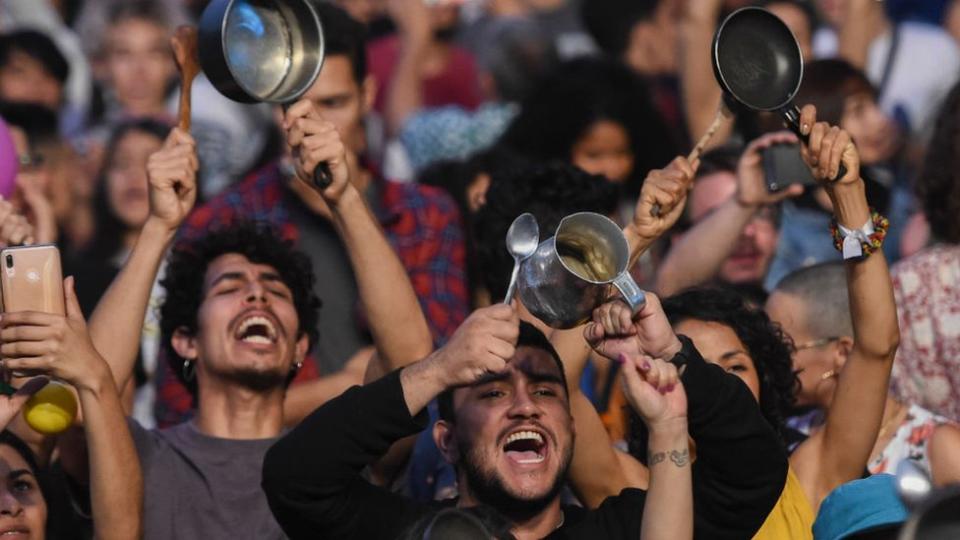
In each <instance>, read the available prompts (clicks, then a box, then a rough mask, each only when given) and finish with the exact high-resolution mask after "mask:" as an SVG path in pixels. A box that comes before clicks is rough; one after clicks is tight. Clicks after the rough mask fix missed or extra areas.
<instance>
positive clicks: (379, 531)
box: [263, 338, 787, 540]
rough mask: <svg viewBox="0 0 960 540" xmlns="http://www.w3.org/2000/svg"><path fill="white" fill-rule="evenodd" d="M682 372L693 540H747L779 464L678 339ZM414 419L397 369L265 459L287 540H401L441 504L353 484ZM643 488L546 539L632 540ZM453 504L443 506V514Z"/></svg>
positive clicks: (573, 519) (743, 404) (748, 413)
mask: <svg viewBox="0 0 960 540" xmlns="http://www.w3.org/2000/svg"><path fill="white" fill-rule="evenodd" d="M682 342H683V352H682V354H683V355H684V356H685V357H686V358H687V368H686V371H685V373H684V375H683V378H682V380H683V384H684V388H685V389H686V392H687V399H688V422H689V429H690V434H691V436H692V437H693V438H694V439H695V440H696V441H697V458H696V461H695V462H694V465H693V491H694V513H695V518H694V521H695V536H696V537H697V538H703V539H710V540H713V539H726V538H730V539H748V538H750V537H752V536H753V534H754V532H756V530H757V529H759V528H760V525H762V524H763V521H764V519H765V518H766V516H767V514H768V513H769V512H770V510H771V509H772V508H773V506H774V504H775V503H776V501H777V499H778V498H779V496H780V493H781V491H782V490H783V485H784V482H785V481H786V475H787V458H786V454H785V452H784V450H783V448H782V446H781V445H780V442H779V440H778V438H777V436H776V434H775V433H774V431H773V429H772V428H771V427H770V426H769V425H768V424H767V422H766V421H765V420H764V418H763V416H762V415H761V413H760V409H759V407H758V406H757V403H756V400H755V399H754V398H753V396H752V395H751V394H750V391H749V390H748V389H747V387H746V385H744V384H743V383H742V382H741V381H740V380H739V379H738V378H737V377H735V376H733V375H729V374H727V373H725V372H724V371H723V370H722V369H721V368H719V367H718V366H714V365H710V364H707V363H706V362H704V360H703V358H702V357H701V356H700V353H699V352H697V350H696V349H695V348H694V347H693V345H692V343H691V342H690V340H688V339H686V338H682ZM427 421H428V416H427V413H426V411H421V412H420V413H419V414H417V415H416V416H414V417H412V416H410V414H409V411H408V410H407V404H406V401H405V400H404V397H403V388H402V386H401V384H400V372H399V371H395V372H393V373H391V374H389V375H387V376H385V377H383V378H382V379H380V380H378V381H375V382H373V383H370V384H368V385H366V386H363V387H353V388H351V389H349V390H347V391H346V392H344V393H343V395H341V396H340V397H338V398H336V399H334V400H331V401H329V402H328V403H326V404H324V405H323V406H321V407H320V408H318V409H317V410H316V411H314V412H313V413H312V414H311V415H310V416H309V417H307V418H306V419H305V420H303V422H301V423H300V425H298V426H297V427H296V428H294V429H293V430H292V431H291V432H290V433H288V434H287V435H286V436H284V437H283V438H282V439H280V440H279V441H277V443H276V444H275V445H274V446H273V447H272V448H271V449H270V450H269V451H268V452H267V456H266V458H265V460H264V465H263V489H264V491H266V494H267V500H268V501H269V503H270V508H271V510H272V511H273V513H274V515H275V516H276V518H277V521H278V522H279V523H280V525H281V526H282V527H283V530H284V531H285V532H286V533H287V534H288V535H289V536H290V537H291V538H357V539H364V540H376V539H381V538H383V539H386V538H397V537H398V536H400V535H402V534H403V532H404V531H405V530H406V529H407V528H408V527H409V526H410V525H412V524H413V523H415V522H416V521H418V520H419V519H420V518H422V517H424V516H426V515H427V514H429V513H431V512H434V511H436V510H437V509H438V508H440V507H442V506H444V503H434V504H424V503H420V502H417V501H414V500H411V499H408V498H405V497H403V496H401V495H398V494H395V493H391V492H389V491H387V490H385V489H383V488H380V487H377V486H373V485H372V484H370V483H368V482H367V481H366V480H364V479H363V478H362V477H361V471H363V469H364V468H365V467H366V466H367V465H369V464H370V463H372V462H374V461H376V460H377V459H379V458H380V456H382V455H383V454H384V453H385V452H386V451H387V449H388V448H389V447H390V445H391V444H393V443H394V442H395V441H397V440H399V439H401V438H403V437H406V436H409V435H414V434H416V433H418V432H419V431H421V430H423V429H424V428H426V427H427ZM645 499H646V492H644V491H642V490H639V489H625V490H623V492H621V493H620V495H618V496H615V497H609V498H607V500H606V501H604V503H603V504H602V505H601V506H600V507H599V508H597V509H595V510H587V509H584V508H580V507H565V508H564V515H565V519H564V524H563V526H562V527H561V528H560V529H559V530H557V531H556V532H555V533H554V534H553V535H551V536H550V538H590V539H593V538H610V539H618V538H623V539H631V540H636V539H638V538H640V524H641V521H642V516H643V506H644V502H645ZM450 504H452V501H447V503H446V506H449V505H450Z"/></svg>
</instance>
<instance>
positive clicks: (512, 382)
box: [434, 347, 573, 512]
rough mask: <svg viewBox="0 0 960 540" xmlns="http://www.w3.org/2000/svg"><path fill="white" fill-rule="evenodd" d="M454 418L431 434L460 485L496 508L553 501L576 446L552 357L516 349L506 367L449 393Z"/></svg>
mask: <svg viewBox="0 0 960 540" xmlns="http://www.w3.org/2000/svg"><path fill="white" fill-rule="evenodd" d="M453 406H454V411H456V412H455V414H456V423H454V424H451V423H447V422H444V421H440V422H438V423H437V427H436V428H435V431H434V436H435V438H437V440H438V445H439V447H440V448H441V449H442V450H443V452H444V455H445V456H446V458H447V459H448V460H449V461H451V462H453V463H454V464H456V465H457V466H458V467H459V469H460V472H461V489H462V490H463V491H464V492H466V493H469V495H470V496H471V497H472V498H473V499H474V500H476V501H477V502H479V503H483V504H489V505H491V506H493V507H494V508H497V509H500V510H501V511H517V510H526V511H532V512H537V511H540V510H542V509H543V508H544V507H545V506H546V505H547V504H549V503H550V502H552V501H554V500H556V497H557V496H558V494H559V490H560V488H561V487H562V486H563V482H564V479H565V476H566V471H567V467H568V466H569V465H570V458H571V456H572V452H573V420H572V417H571V416H570V403H569V401H568V399H567V395H566V393H565V391H564V387H563V382H562V378H561V374H560V371H559V368H558V366H557V363H556V362H555V361H554V360H553V358H552V357H551V356H550V354H549V353H547V352H546V351H543V350H541V349H538V348H533V347H519V348H518V349H517V353H516V355H515V356H514V358H513V359H512V360H510V362H509V363H508V365H507V368H506V370H504V371H503V372H502V373H499V374H496V375H490V376H488V377H485V378H484V379H483V380H482V381H481V382H479V383H477V384H474V385H472V386H469V387H466V388H463V389H458V390H457V391H456V392H455V393H454V396H453Z"/></svg>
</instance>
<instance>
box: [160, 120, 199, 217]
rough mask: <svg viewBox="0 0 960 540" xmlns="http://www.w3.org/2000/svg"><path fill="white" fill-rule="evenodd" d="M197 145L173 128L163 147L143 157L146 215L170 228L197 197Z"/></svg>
mask: <svg viewBox="0 0 960 540" xmlns="http://www.w3.org/2000/svg"><path fill="white" fill-rule="evenodd" d="M199 165H200V163H199V161H198V159H197V145H196V142H194V140H193V137H191V136H190V134H189V133H187V132H186V131H183V130H181V129H180V128H174V129H173V130H171V131H170V135H168V136H167V140H166V141H164V143H163V147H162V148H160V150H158V151H157V152H155V153H154V154H153V155H151V156H150V158H149V159H148V160H147V177H148V178H149V181H150V217H149V218H148V219H149V220H155V221H157V222H159V223H161V224H162V225H163V226H164V228H165V229H166V230H167V231H170V232H173V231H176V230H177V227H179V226H180V224H181V223H183V220H184V219H186V217H187V215H188V214H189V213H190V211H191V210H192V209H193V205H194V204H195V203H196V201H197V169H198V168H199Z"/></svg>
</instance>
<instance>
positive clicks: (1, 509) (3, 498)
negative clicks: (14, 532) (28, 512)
mask: <svg viewBox="0 0 960 540" xmlns="http://www.w3.org/2000/svg"><path fill="white" fill-rule="evenodd" d="M21 513H23V505H22V504H21V503H20V499H18V498H17V496H16V495H14V494H13V493H12V492H11V491H10V490H9V489H3V490H0V515H2V516H13V517H16V516H19V515H20V514H21Z"/></svg>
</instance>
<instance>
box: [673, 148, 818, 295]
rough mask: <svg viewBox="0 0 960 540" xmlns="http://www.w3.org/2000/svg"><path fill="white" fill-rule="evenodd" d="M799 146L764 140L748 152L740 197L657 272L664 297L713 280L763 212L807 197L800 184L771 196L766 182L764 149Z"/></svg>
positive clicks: (694, 231)
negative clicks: (787, 145) (761, 211)
mask: <svg viewBox="0 0 960 540" xmlns="http://www.w3.org/2000/svg"><path fill="white" fill-rule="evenodd" d="M796 142H797V138H796V136H795V135H793V134H792V133H788V132H781V133H771V134H768V135H764V136H763V137H760V138H758V139H756V140H755V141H753V142H751V143H750V145H749V146H747V148H746V150H744V152H743V155H742V156H741V157H740V161H739V162H738V164H737V191H736V192H735V193H734V195H733V196H732V197H731V198H730V199H729V200H727V201H726V202H724V203H723V204H721V205H720V206H718V207H717V208H716V209H714V210H713V211H712V212H711V213H710V214H708V215H707V216H706V217H704V218H703V219H702V220H701V221H700V222H699V223H697V224H696V225H694V226H693V227H692V228H691V229H690V230H689V231H687V232H686V233H684V234H683V236H682V237H681V238H680V239H679V240H678V241H677V242H675V243H674V244H673V245H672V246H671V247H670V251H669V252H668V253H667V256H666V258H665V259H664V260H663V262H662V263H661V264H660V269H659V270H658V271H657V284H656V289H657V292H658V293H660V294H662V295H671V294H674V293H677V292H679V291H681V290H683V289H686V288H688V287H693V286H696V285H702V284H704V283H706V282H708V281H710V280H711V279H713V278H714V277H715V276H716V275H717V273H718V272H719V271H720V267H721V266H722V265H723V261H724V260H726V258H727V257H728V256H729V255H730V254H731V253H732V252H733V250H734V248H735V247H736V245H737V239H738V238H739V237H740V234H741V233H742V232H743V230H744V228H746V226H747V224H748V223H750V220H752V219H753V218H754V216H755V215H756V213H757V212H758V211H759V210H760V209H761V208H763V207H764V206H767V205H772V204H776V203H778V202H780V201H782V200H784V199H786V198H788V197H794V196H797V195H799V194H800V193H802V192H803V188H802V187H801V186H799V185H796V184H795V185H792V186H790V187H789V188H788V189H785V190H783V191H780V192H776V193H770V192H769V191H767V186H766V182H765V180H764V171H763V157H762V153H761V152H762V151H763V149H764V148H767V147H769V146H772V145H774V144H780V143H796Z"/></svg>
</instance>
